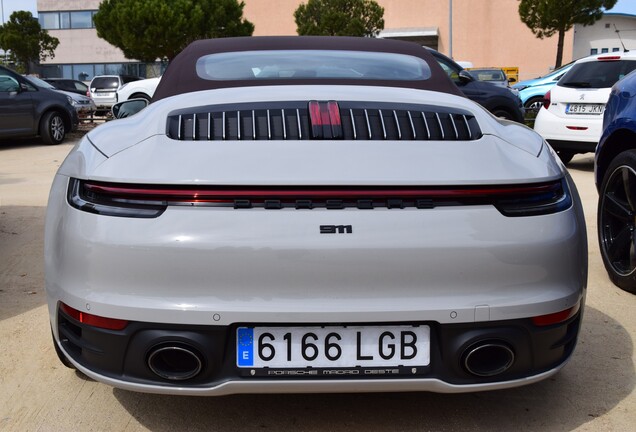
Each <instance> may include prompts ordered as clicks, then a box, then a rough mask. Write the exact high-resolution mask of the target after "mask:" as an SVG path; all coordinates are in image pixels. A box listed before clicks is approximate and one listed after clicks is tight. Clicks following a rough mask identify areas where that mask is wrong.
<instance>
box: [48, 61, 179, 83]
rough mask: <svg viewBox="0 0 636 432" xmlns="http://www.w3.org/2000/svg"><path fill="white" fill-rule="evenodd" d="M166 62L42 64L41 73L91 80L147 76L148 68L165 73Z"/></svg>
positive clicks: (54, 76)
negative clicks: (99, 77) (123, 76)
mask: <svg viewBox="0 0 636 432" xmlns="http://www.w3.org/2000/svg"><path fill="white" fill-rule="evenodd" d="M167 66H168V65H167V64H165V63H148V64H146V63H87V64H64V65H41V66H40V75H41V76H42V77H44V78H67V79H76V80H80V81H90V80H91V79H93V77H94V76H96V75H134V76H138V77H142V78H145V77H147V76H148V75H147V74H148V70H149V69H152V70H153V71H154V72H153V74H154V75H156V74H157V73H159V75H161V74H163V72H164V71H165V70H166V67H167Z"/></svg>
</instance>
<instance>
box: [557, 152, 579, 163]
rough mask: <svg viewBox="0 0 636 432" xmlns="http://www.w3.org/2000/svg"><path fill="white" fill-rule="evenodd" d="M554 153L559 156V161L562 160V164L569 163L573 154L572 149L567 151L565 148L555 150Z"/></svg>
mask: <svg viewBox="0 0 636 432" xmlns="http://www.w3.org/2000/svg"><path fill="white" fill-rule="evenodd" d="M556 154H557V156H559V159H561V162H563V165H567V164H568V163H570V161H571V160H572V158H573V157H574V155H575V153H574V152H573V151H567V150H557V151H556Z"/></svg>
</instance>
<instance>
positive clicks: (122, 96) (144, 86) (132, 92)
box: [117, 77, 161, 102]
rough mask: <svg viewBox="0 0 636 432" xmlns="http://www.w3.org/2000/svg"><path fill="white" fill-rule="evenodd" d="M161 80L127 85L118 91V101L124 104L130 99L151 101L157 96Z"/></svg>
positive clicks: (145, 80)
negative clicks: (156, 91)
mask: <svg viewBox="0 0 636 432" xmlns="http://www.w3.org/2000/svg"><path fill="white" fill-rule="evenodd" d="M160 80H161V77H159V78H148V79H144V80H139V81H133V82H129V83H126V84H124V85H122V86H121V87H120V88H119V90H117V101H119V102H124V101H127V100H129V99H145V100H147V101H150V100H151V99H152V96H153V95H154V94H155V90H156V89H157V86H158V85H159V81H160Z"/></svg>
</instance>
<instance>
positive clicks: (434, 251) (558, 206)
mask: <svg viewBox="0 0 636 432" xmlns="http://www.w3.org/2000/svg"><path fill="white" fill-rule="evenodd" d="M134 102H135V101H132V102H124V104H127V103H134ZM120 108H123V107H120ZM45 241H46V244H45V257H46V291H47V297H48V307H49V312H50V324H51V329H52V333H53V339H54V344H55V347H56V350H57V353H58V355H59V357H60V359H61V360H62V362H63V363H65V364H66V365H67V366H69V367H73V368H76V369H77V370H79V371H81V372H82V373H84V374H86V375H87V376H89V377H91V378H94V379H96V380H98V381H101V382H104V383H107V384H109V385H112V386H115V387H119V388H123V389H128V390H135V391H142V392H152V393H170V394H182V395H225V394H232V393H265V392H363V391H373V392H375V391H434V392H468V391H481V390H492V389H502V388H508V387H514V386H520V385H524V384H529V383H533V382H537V381H539V380H542V379H545V378H547V377H549V376H551V375H553V374H555V373H556V372H557V371H559V370H560V369H561V368H562V367H563V366H564V364H565V363H566V362H567V361H568V359H569V358H570V357H571V355H572V353H573V350H574V347H575V345H576V340H577V335H578V333H579V329H580V325H581V319H582V314H583V309H584V302H585V291H586V283H587V249H586V244H587V243H586V233H585V223H584V219H583V213H582V210H581V205H580V200H579V198H578V196H577V192H576V189H575V186H574V184H573V182H572V179H571V178H570V177H569V175H568V173H567V171H566V170H565V169H564V168H563V165H562V164H561V163H560V162H558V161H557V159H556V158H555V154H554V152H553V151H552V150H551V149H550V147H549V146H548V145H547V144H546V143H545V141H544V140H543V139H542V138H541V137H540V136H539V135H537V134H536V133H534V132H533V131H532V130H530V129H528V128H526V127H524V126H521V125H519V124H515V123H511V122H507V121H502V120H499V119H496V118H495V117H493V116H492V115H490V114H489V113H488V112H487V111H485V110H484V109H483V108H481V107H480V106H479V105H477V104H475V103H473V102H471V101H470V100H468V99H466V98H465V97H463V95H462V94H461V92H460V91H459V90H458V89H457V87H455V85H454V84H453V83H452V82H451V81H450V80H449V78H448V77H447V75H446V74H445V73H444V71H443V70H442V69H441V68H440V66H439V65H438V64H437V62H436V61H435V59H434V58H433V57H432V56H431V54H430V53H429V52H428V51H427V50H425V49H423V48H422V47H421V46H418V45H415V44H411V43H407V42H397V41H387V40H374V39H367V38H365V39H358V38H324V37H313V38H312V37H260V38H259V37H254V38H235V39H219V40H202V41H197V42H194V43H192V44H191V45H190V46H188V47H187V48H186V49H185V50H184V51H183V52H182V53H181V54H180V55H179V56H178V57H177V58H176V59H175V60H174V61H173V62H172V63H171V64H170V66H169V67H168V69H167V71H166V73H165V74H164V76H163V78H162V80H161V83H160V84H159V87H158V88H157V91H156V93H155V95H154V98H153V100H152V103H150V105H148V106H147V107H146V108H145V109H143V110H142V111H140V112H138V113H136V114H134V115H131V116H129V117H128V118H123V119H120V120H116V121H113V122H109V123H108V124H105V125H103V126H100V127H98V128H96V129H95V130H93V131H92V132H90V133H88V134H87V135H86V136H85V137H84V138H83V139H82V140H81V141H80V142H79V143H78V144H77V146H76V147H75V148H74V149H73V150H72V151H71V153H70V154H69V156H68V158H67V159H66V160H65V162H64V163H63V165H62V166H61V167H60V169H59V172H58V173H57V175H56V177H55V180H54V183H53V186H52V190H51V195H50V200H49V206H48V212H47V218H46V240H45Z"/></svg>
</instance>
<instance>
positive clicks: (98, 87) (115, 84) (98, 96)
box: [88, 75, 143, 113]
mask: <svg viewBox="0 0 636 432" xmlns="http://www.w3.org/2000/svg"><path fill="white" fill-rule="evenodd" d="M141 79H143V78H140V77H137V76H131V75H97V76H96V77H94V78H93V79H92V80H91V83H90V84H89V85H88V89H89V92H90V96H91V98H92V99H93V101H94V102H95V105H97V109H98V110H99V111H100V113H103V112H105V111H110V109H111V107H112V106H113V105H115V104H116V103H117V90H119V89H120V88H121V87H122V86H123V85H124V84H126V83H130V82H133V81H138V80H141Z"/></svg>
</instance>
